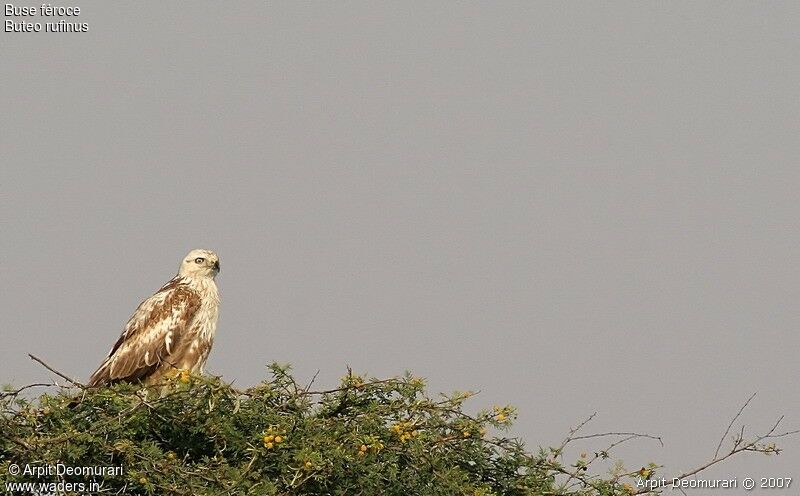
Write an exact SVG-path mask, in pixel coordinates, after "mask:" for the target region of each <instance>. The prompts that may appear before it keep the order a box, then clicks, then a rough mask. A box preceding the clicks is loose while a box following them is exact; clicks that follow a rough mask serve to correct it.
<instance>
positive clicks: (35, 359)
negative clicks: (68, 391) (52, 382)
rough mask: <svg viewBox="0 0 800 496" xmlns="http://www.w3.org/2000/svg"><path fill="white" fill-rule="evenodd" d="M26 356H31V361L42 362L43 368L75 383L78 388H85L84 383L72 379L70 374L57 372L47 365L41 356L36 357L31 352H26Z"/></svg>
mask: <svg viewBox="0 0 800 496" xmlns="http://www.w3.org/2000/svg"><path fill="white" fill-rule="evenodd" d="M28 356H29V357H31V360H33V361H35V362H39V363H40V364H42V365H43V366H44V368H46V369H47V370H49V371H50V372H52V373H54V374H56V375H57V376H59V377H61V378H62V379H64V380H66V381H69V382H70V383H72V384H73V385H75V386H78V387H79V388H81V389H85V388H86V385H84V384H82V383H81V382H79V381H76V380H75V379H73V378H72V377H70V376H68V375H64V374H62V373H61V372H59V371H58V370H56V369H54V368H53V367H51V366H50V365H48V364H47V363H45V361H44V360H42V359H41V358H39V357H37V356H35V355H32V354H30V353H28Z"/></svg>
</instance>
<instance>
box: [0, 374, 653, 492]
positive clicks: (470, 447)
mask: <svg viewBox="0 0 800 496" xmlns="http://www.w3.org/2000/svg"><path fill="white" fill-rule="evenodd" d="M271 370H272V378H271V379H270V380H268V381H265V382H263V383H261V384H259V385H258V386H256V387H253V388H250V389H247V390H244V391H240V390H236V389H234V388H233V387H231V386H230V385H229V384H226V383H224V382H222V381H220V380H219V378H207V377H196V376H189V375H188V374H186V373H182V374H180V375H178V376H176V377H175V378H172V379H170V380H169V381H168V382H166V383H165V384H163V385H159V386H158V387H151V388H143V387H141V386H137V385H131V384H119V385H115V386H113V387H104V388H96V389H82V390H77V391H78V394H75V392H76V389H74V388H73V389H61V390H60V391H59V392H58V393H56V394H44V395H42V396H40V397H39V398H38V399H35V400H29V399H25V398H24V397H23V395H21V394H19V392H12V393H6V394H4V395H2V397H0V409H1V410H2V415H0V484H6V488H8V485H7V484H8V483H13V482H23V481H24V482H31V481H33V482H54V481H59V480H60V481H62V482H72V483H89V482H96V483H98V484H100V487H99V488H97V487H95V488H94V489H95V490H99V492H101V493H113V494H117V493H123V494H156V495H161V494H175V495H202V494H213V495H223V494H225V495H230V494H257V495H272V494H276V495H277V494H283V495H289V494H291V495H300V494H307V495H345V494H348V495H351V494H355V495H357V494H363V495H378V494H380V495H397V496H401V495H402V496H409V495H424V496H436V495H470V496H489V495H498V496H499V495H504V496H516V495H519V496H522V495H555V494H593V495H594V494H602V495H614V494H630V493H632V491H631V490H630V486H627V487H625V486H623V485H622V484H621V483H620V480H621V477H622V474H621V473H620V474H616V475H611V476H609V477H608V478H607V480H606V479H603V478H601V477H597V476H595V477H589V476H587V475H585V470H586V467H585V465H586V462H585V461H581V460H578V462H576V464H575V465H572V466H568V467H567V468H564V467H562V465H561V464H560V462H559V461H558V460H559V459H560V456H561V453H560V452H558V451H560V450H552V449H551V450H550V451H547V450H540V451H539V453H536V454H532V453H529V452H527V451H526V450H525V449H524V446H523V444H522V443H521V442H520V441H519V440H517V439H512V438H507V437H501V436H500V437H499V436H495V435H490V431H491V432H494V433H500V434H502V432H503V431H504V430H506V429H507V428H508V427H509V424H510V421H511V420H512V419H513V418H514V410H513V409H512V408H510V407H495V408H494V409H492V410H489V411H483V412H480V413H479V414H477V415H475V416H470V415H467V414H466V413H465V412H464V411H463V408H462V407H463V404H464V402H465V401H466V400H467V399H468V398H469V397H470V396H472V393H456V394H453V395H450V396H442V397H441V398H431V397H430V396H429V395H428V394H427V393H426V392H425V384H424V381H423V380H422V379H419V378H415V377H413V376H411V375H406V376H404V377H402V378H397V379H388V380H375V379H373V380H366V379H365V378H363V377H359V376H356V375H352V374H348V375H347V376H346V377H344V378H343V379H342V384H341V386H340V387H338V388H336V389H333V390H330V391H316V392H315V391H309V390H308V388H304V387H302V386H300V385H298V384H297V383H296V382H295V380H294V379H293V377H292V376H291V374H290V373H289V370H288V367H283V366H279V365H276V364H274V365H272V366H271ZM562 448H563V446H562ZM583 456H585V455H583ZM12 464H17V465H18V466H23V467H24V466H25V465H26V464H29V465H35V466H47V465H53V466H56V464H63V465H64V466H71V467H121V469H119V473H114V474H105V475H100V476H92V475H88V476H87V475H65V476H63V477H56V476H39V477H36V476H32V475H30V474H27V475H26V474H24V473H20V474H18V475H12V474H11V473H10V472H11V471H10V470H9V467H11V465H12ZM581 464H583V465H581ZM654 468H655V467H654V466H653V469H654ZM565 477H566V478H567V481H566V482H571V483H564V481H563V479H564V478H565ZM559 478H561V479H562V481H561V482H559ZM74 487H75V486H74ZM87 492H88V491H87Z"/></svg>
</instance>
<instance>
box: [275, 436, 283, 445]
mask: <svg viewBox="0 0 800 496" xmlns="http://www.w3.org/2000/svg"><path fill="white" fill-rule="evenodd" d="M275 442H276V443H278V444H280V443H282V442H283V438H282V437H281V436H275Z"/></svg>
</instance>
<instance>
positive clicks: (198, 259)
mask: <svg viewBox="0 0 800 496" xmlns="http://www.w3.org/2000/svg"><path fill="white" fill-rule="evenodd" d="M205 261H206V259H205V258H203V257H198V258H195V259H194V263H199V264H201V263H203V262H205Z"/></svg>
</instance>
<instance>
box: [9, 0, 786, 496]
mask: <svg viewBox="0 0 800 496" xmlns="http://www.w3.org/2000/svg"><path fill="white" fill-rule="evenodd" d="M17 4H18V5H38V2H34V3H30V2H28V3H23V2H18V3H17ZM75 4H76V5H79V6H80V7H81V8H82V10H83V11H82V13H81V16H80V19H79V20H80V21H83V22H88V23H89V26H90V31H89V32H88V33H80V34H79V33H61V34H52V33H50V34H46V33H29V34H23V33H17V34H9V33H2V36H0V57H1V59H0V60H1V61H2V63H1V64H0V74H1V75H2V79H1V80H0V83H1V84H0V98H1V99H2V100H0V103H1V104H2V105H1V108H2V109H3V111H2V112H3V118H2V120H0V149H2V159H0V167H1V168H2V175H1V176H0V188H1V189H0V222H2V225H1V226H0V250H2V252H1V253H2V255H0V269H1V270H2V274H3V275H2V281H3V284H2V285H1V286H0V288H1V289H0V291H2V298H0V314H2V316H3V320H4V323H3V325H2V327H0V333H2V343H3V349H2V354H1V355H0V358H1V359H2V362H0V382H13V383H15V384H23V383H26V382H31V381H37V380H40V379H44V378H46V377H48V376H49V375H48V373H47V372H46V371H45V370H43V369H42V368H41V367H39V366H38V365H36V364H34V363H32V362H31V361H30V360H28V359H27V357H26V353H27V352H33V353H36V354H38V355H40V356H42V357H45V358H46V359H48V360H49V361H50V362H52V363H53V364H54V365H56V366H57V367H59V368H60V369H62V370H64V371H66V372H69V373H71V374H74V375H76V376H79V377H83V378H86V377H88V375H89V374H90V373H91V372H92V371H93V370H94V368H95V367H96V366H97V365H98V364H99V363H100V361H101V360H102V358H103V357H104V356H105V354H106V353H107V351H108V349H109V348H110V346H111V344H112V343H113V341H114V340H115V339H116V338H117V336H118V334H119V332H120V331H121V329H122V326H123V324H124V323H125V321H126V319H127V318H128V317H129V315H130V314H131V312H132V311H133V310H134V308H135V307H136V305H137V304H138V303H139V301H140V300H142V299H143V298H145V297H147V296H149V295H150V294H151V293H152V292H153V291H154V290H156V289H157V288H158V287H159V286H160V285H161V284H162V283H163V282H165V281H166V280H167V279H168V278H169V277H171V276H172V275H173V274H174V272H176V270H177V267H178V263H179V261H180V258H181V257H182V256H183V255H184V254H185V253H186V252H187V251H188V250H189V249H191V248H195V247H202V248H211V249H214V250H216V251H217V252H218V253H219V255H220V258H221V261H222V273H221V275H220V277H219V278H218V283H219V286H220V291H221V294H222V308H221V317H220V322H219V327H218V335H217V341H216V343H215V348H214V350H213V352H212V355H211V358H210V360H209V364H208V367H207V368H208V369H209V371H211V372H213V373H216V374H221V375H223V376H224V377H225V378H226V379H228V380H234V379H235V380H236V382H237V383H238V384H242V385H247V384H252V383H254V382H256V381H258V380H259V379H261V378H263V377H265V375H266V374H265V364H266V363H267V362H270V361H273V360H277V361H281V362H291V363H292V364H293V365H294V367H295V370H296V371H297V373H298V374H299V376H300V377H302V378H306V379H308V378H310V377H311V376H312V375H313V374H314V372H316V371H317V370H318V369H319V370H320V371H321V372H320V379H318V380H319V381H320V383H321V384H330V383H333V382H334V381H336V380H337V378H338V377H339V376H341V375H343V373H344V371H345V366H346V365H348V364H349V365H350V366H352V367H353V368H354V369H355V370H356V371H365V372H369V373H371V374H374V375H379V376H385V375H394V374H399V373H402V372H403V371H404V370H406V369H408V370H411V371H413V372H415V373H417V374H419V375H423V376H426V377H428V378H429V381H430V384H431V386H432V388H433V389H434V390H440V391H451V390H454V389H462V390H463V389H470V388H473V389H480V390H482V393H481V394H480V395H479V397H478V399H477V400H475V401H474V402H473V405H474V407H475V408H477V407H488V406H491V405H493V404H502V403H505V402H510V403H512V404H515V405H517V406H518V407H519V409H520V418H519V421H518V424H517V427H516V429H515V431H514V432H515V433H517V434H519V435H521V436H522V437H524V438H525V439H526V440H527V441H528V442H529V443H530V444H531V445H532V446H533V447H535V446H537V445H539V444H541V445H549V444H554V443H557V442H558V441H560V440H561V438H562V437H563V436H564V434H565V433H566V431H567V430H568V428H569V426H570V425H574V424H576V423H578V422H579V421H580V420H582V419H583V418H584V417H586V416H587V415H589V414H590V413H592V412H593V411H598V412H599V417H598V420H597V421H596V423H595V424H594V426H593V427H590V428H589V430H590V431H606V430H636V431H645V432H650V433H653V434H658V435H661V436H663V438H664V442H665V444H666V446H665V447H664V448H661V447H659V446H658V445H657V444H656V443H643V442H642V443H638V444H635V445H631V447H630V448H628V449H627V450H622V451H621V452H620V454H621V455H622V456H623V458H624V460H625V461H626V462H629V463H630V464H632V465H633V464H636V463H646V462H649V461H651V460H655V461H659V462H663V463H666V464H667V466H668V472H669V473H672V472H675V471H679V470H681V469H685V468H690V467H693V466H695V465H699V464H701V463H702V462H704V461H706V460H707V458H708V457H710V456H711V455H712V454H713V452H714V449H715V448H716V443H717V440H718V439H719V436H720V435H721V434H722V431H723V430H724V428H725V426H726V424H727V422H728V420H729V418H730V416H732V415H733V414H734V413H735V412H736V410H737V409H738V408H739V406H741V403H742V402H743V401H744V400H745V399H746V398H747V397H748V396H749V395H750V394H751V393H752V392H755V391H758V393H759V394H758V397H757V399H756V400H755V403H754V404H753V406H752V408H751V409H750V410H748V411H747V412H746V414H745V415H744V421H745V423H746V424H747V426H748V428H750V427H752V428H754V429H756V430H764V429H766V428H767V427H768V426H769V425H771V423H772V422H774V420H775V419H776V418H777V416H778V415H779V414H787V419H786V428H798V427H800V387H799V386H798V384H797V378H798V376H800V365H798V360H797V357H798V349H799V348H800V334H799V333H798V327H799V324H800V317H799V315H800V314H798V311H797V301H798V300H799V299H800V282H798V281H799V280H800V263H798V254H797V253H798V245H799V244H800V226H799V225H798V218H800V198H799V197H798V191H800V162H799V161H798V157H799V155H800V141H798V134H799V132H800V98H798V88H800V69H798V67H800V60H798V59H800V56H799V55H800V36H798V26H800V4H798V3H796V2H758V3H756V2H752V3H750V2H639V1H637V2H568V3H565V2H526V3H494V2H492V3H489V2H487V3H472V2H437V3H430V2H420V3H408V2H402V3H401V2H396V3H391V4H389V3H376V2H365V3H354V2H345V3H313V4H312V3H302V4H295V3H283V4H272V3H265V2H239V3H225V4H221V3H217V2H192V3H186V2H174V3H162V2H93V1H83V0H82V1H80V2H77V3H75ZM4 20H5V18H4ZM781 444H782V445H783V446H785V447H786V451H785V453H784V454H783V455H781V456H780V457H777V458H765V457H757V456H750V457H747V456H744V457H741V458H739V459H738V460H735V461H733V462H731V463H726V464H724V465H723V466H720V467H718V468H715V469H713V470H711V471H709V472H708V477H724V476H727V477H732V476H739V477H740V478H741V477H744V476H748V475H749V476H753V477H761V476H768V475H777V476H793V477H795V478H797V479H800V471H798V468H797V467H798V463H797V462H798V460H800V455H799V454H800V440H799V439H797V438H794V439H786V440H783V441H782V442H781ZM586 446H587V448H588V449H589V450H591V449H600V448H604V447H605V444H604V443H601V442H592V443H588V444H587V445H586ZM633 468H637V467H633ZM795 482H796V483H800V480H796V481H795ZM754 493H755V494H758V493H759V491H754ZM764 493H766V492H764ZM695 494H700V493H699V492H698V493H695ZM750 494H753V493H750ZM770 494H789V493H788V492H780V491H772V492H770Z"/></svg>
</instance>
